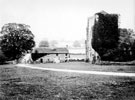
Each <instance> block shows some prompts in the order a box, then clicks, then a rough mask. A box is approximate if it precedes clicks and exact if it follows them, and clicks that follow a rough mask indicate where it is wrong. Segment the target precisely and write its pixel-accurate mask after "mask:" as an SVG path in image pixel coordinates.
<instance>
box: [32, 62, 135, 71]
mask: <svg viewBox="0 0 135 100" xmlns="http://www.w3.org/2000/svg"><path fill="white" fill-rule="evenodd" d="M32 66H36V67H37V66H38V67H45V68H46V67H47V68H57V69H71V70H85V71H105V72H127V73H134V72H135V66H134V65H92V64H90V63H85V62H69V63H58V64H55V63H46V64H33V65H32Z"/></svg>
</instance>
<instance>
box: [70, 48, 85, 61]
mask: <svg viewBox="0 0 135 100" xmlns="http://www.w3.org/2000/svg"><path fill="white" fill-rule="evenodd" d="M68 50H69V55H70V57H69V60H76V61H77V60H83V61H84V60H85V59H86V54H85V48H80V47H74V48H73V47H72V48H68Z"/></svg>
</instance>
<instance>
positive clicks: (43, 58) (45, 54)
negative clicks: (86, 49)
mask: <svg viewBox="0 0 135 100" xmlns="http://www.w3.org/2000/svg"><path fill="white" fill-rule="evenodd" d="M68 57H69V51H68V49H67V48H48V47H39V48H35V49H34V50H33V51H32V59H33V61H36V60H39V61H40V62H41V63H47V62H55V63H59V62H65V61H67V59H68Z"/></svg>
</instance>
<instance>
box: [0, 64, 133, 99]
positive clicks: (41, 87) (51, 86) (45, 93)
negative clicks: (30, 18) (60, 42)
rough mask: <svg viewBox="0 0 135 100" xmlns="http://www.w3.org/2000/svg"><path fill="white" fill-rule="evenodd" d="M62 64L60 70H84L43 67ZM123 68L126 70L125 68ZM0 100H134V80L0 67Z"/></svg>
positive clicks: (65, 65) (66, 66) (64, 66)
mask: <svg viewBox="0 0 135 100" xmlns="http://www.w3.org/2000/svg"><path fill="white" fill-rule="evenodd" d="M81 64H82V65H81ZM62 65H63V68H72V67H73V68H72V69H75V68H74V67H75V66H76V67H77V68H78V69H80V70H81V68H82V67H81V66H86V69H87V68H88V67H87V66H88V65H87V64H86V65H85V64H84V63H79V64H78V63H72V64H71V63H70V64H46V66H48V67H49V66H50V67H51V66H52V67H58V68H60V66H62ZM78 65H80V67H78ZM34 66H36V65H34ZM41 66H42V67H44V66H45V65H44V66H43V65H42V64H41ZM69 66H71V67H69ZM95 66H96V65H95ZM89 67H94V66H90V65H89ZM96 67H97V66H96ZM100 67H104V66H99V68H100ZM105 67H106V68H108V67H107V66H105ZM119 67H121V66H119ZM129 67H132V66H129ZM106 68H102V69H103V70H105V69H106ZM124 68H126V69H128V66H124ZM86 69H85V68H84V70H86ZM95 69H96V68H95ZM95 69H94V68H93V70H95ZM100 70H101V69H100ZM109 70H110V69H109ZM106 71H108V70H107V69H106ZM129 72H130V71H129ZM0 100H135V78H134V77H132V78H131V77H130V78H129V77H114V76H101V75H88V74H77V73H68V72H52V71H45V70H35V69H29V68H18V67H15V66H14V65H1V66H0Z"/></svg>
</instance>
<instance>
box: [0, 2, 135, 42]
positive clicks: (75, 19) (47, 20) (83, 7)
mask: <svg viewBox="0 0 135 100" xmlns="http://www.w3.org/2000/svg"><path fill="white" fill-rule="evenodd" d="M134 9H135V7H134V0H0V28H1V27H2V26H3V25H4V24H6V23H12V22H16V23H24V24H27V25H30V26H31V31H32V32H33V34H34V35H35V40H36V41H40V40H41V39H44V38H48V39H49V40H53V39H55V40H58V39H63V40H78V39H85V37H86V24H87V17H89V16H92V15H94V13H96V12H99V11H101V10H104V11H106V12H108V13H118V14H120V15H121V17H120V21H121V27H126V28H132V29H133V28H134V24H135V20H134V17H135V14H134V12H135V10H134Z"/></svg>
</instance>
